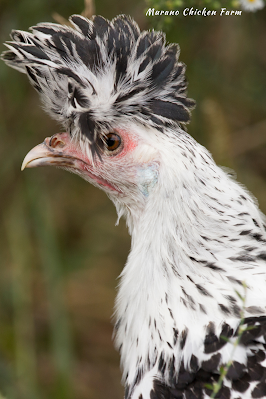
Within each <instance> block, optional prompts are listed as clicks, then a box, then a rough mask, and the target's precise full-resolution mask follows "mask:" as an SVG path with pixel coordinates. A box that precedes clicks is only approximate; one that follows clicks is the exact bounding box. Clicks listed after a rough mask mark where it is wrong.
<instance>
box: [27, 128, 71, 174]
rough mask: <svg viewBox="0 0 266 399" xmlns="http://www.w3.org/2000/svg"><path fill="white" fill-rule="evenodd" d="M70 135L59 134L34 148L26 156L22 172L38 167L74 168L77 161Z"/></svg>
mask: <svg viewBox="0 0 266 399" xmlns="http://www.w3.org/2000/svg"><path fill="white" fill-rule="evenodd" d="M71 147H72V145H71V143H70V136H69V135H68V133H58V134H55V135H54V136H52V137H47V138H46V139H45V140H44V142H43V143H41V144H39V145H37V146H36V147H34V148H33V149H32V150H30V152H28V154H27V155H26V156H25V158H24V161H23V163H22V166H21V170H24V169H25V168H35V167H37V166H60V167H74V166H75V161H76V160H77V159H76V157H74V156H73V155H72V154H71V152H73V149H72V148H71Z"/></svg>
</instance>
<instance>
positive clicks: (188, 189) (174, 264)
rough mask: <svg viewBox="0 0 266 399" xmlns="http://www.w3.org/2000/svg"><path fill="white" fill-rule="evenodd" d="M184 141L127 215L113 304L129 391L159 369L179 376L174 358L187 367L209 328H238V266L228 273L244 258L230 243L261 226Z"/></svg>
mask: <svg viewBox="0 0 266 399" xmlns="http://www.w3.org/2000/svg"><path fill="white" fill-rule="evenodd" d="M184 139H185V140H186V143H185V146H186V151H183V150H182V144H183V142H182V141H181V143H178V145H177V146H176V148H175V150H176V151H175V152H174V156H173V158H172V159H170V160H169V156H168V154H169V153H168V154H167V156H168V159H167V163H165V165H166V164H167V168H165V170H164V168H163V166H162V165H163V164H164V160H163V159H162V163H161V167H160V174H159V179H158V183H157V186H156V188H155V189H154V191H153V193H151V194H150V196H149V198H148V200H147V203H146V206H145V207H144V208H143V210H142V211H141V214H138V213H134V214H131V215H129V216H128V218H129V220H128V223H129V224H130V226H131V234H132V249H131V253H130V255H129V257H128V261H127V264H126V266H125V268H124V270H123V272H122V275H121V284H120V289H119V294H118V298H117V303H116V315H117V324H116V344H117V347H118V348H119V350H120V353H121V363H122V366H123V370H124V374H123V378H124V380H125V381H126V383H127V384H128V385H129V387H134V386H135V385H136V384H137V383H138V382H139V381H140V380H141V378H142V376H143V374H145V373H147V372H152V370H154V374H155V375H156V373H157V374H158V368H160V366H161V365H162V364H167V363H168V366H169V364H170V363H171V362H172V363H174V367H173V368H172V369H174V370H175V372H176V373H178V368H179V365H180V361H181V359H182V360H183V361H184V362H185V363H187V364H188V363H189V361H190V359H191V356H192V354H195V353H197V352H198V351H199V350H202V349H201V348H202V344H203V340H204V337H205V335H206V333H208V328H209V326H210V323H211V324H212V325H215V326H216V328H217V329H220V331H221V329H222V325H223V322H224V321H225V319H226V320H227V322H228V320H230V323H231V324H230V325H231V326H232V327H233V328H236V326H237V324H238V322H239V314H240V307H241V303H239V298H238V296H237V295H236V292H235V291H236V290H237V291H241V290H243V287H242V285H241V281H240V280H239V272H240V268H241V267H242V266H243V263H241V262H238V263H239V267H237V265H238V263H237V261H236V262H235V265H234V267H232V259H233V258H237V257H238V256H241V254H242V253H243V240H241V247H240V243H239V241H238V240H235V237H238V236H239V234H241V232H242V231H243V224H245V229H248V225H249V224H252V229H253V228H254V222H253V221H252V219H253V218H254V217H255V220H257V221H258V222H257V223H260V215H259V211H258V210H257V208H256V206H255V205H254V203H253V201H252V199H251V198H250V197H249V195H248V194H247V193H246V192H245V191H244V190H243V189H242V188H241V187H240V186H238V185H237V183H235V182H234V181H232V180H230V179H229V178H228V176H227V175H226V174H225V173H224V172H223V171H222V170H221V169H220V168H218V167H217V166H216V165H215V163H214V162H213V160H212V158H211V157H210V155H209V154H208V152H207V151H206V150H205V149H204V148H203V147H201V146H199V144H197V143H196V142H194V140H193V139H191V138H190V136H188V135H183V136H182V140H184ZM195 147H197V148H195ZM187 149H189V150H190V151H187ZM170 153H171V152H170ZM172 153H173V150H172ZM169 164H170V165H172V167H171V169H169ZM188 165H189V167H188ZM191 166H193V167H191ZM193 168H194V170H193ZM188 171H189V172H188ZM173 176H174V177H173ZM159 199H160V200H159ZM244 219H245V220H244ZM243 222H245V223H243ZM243 237H244V235H243ZM243 237H242V238H243ZM247 241H248V239H247ZM240 265H241V266H240ZM249 273H250V270H243V267H242V268H241V280H245V277H247V278H249V281H250V275H249ZM252 301H253V302H252ZM255 302H256V301H255ZM255 302H254V299H253V297H251V298H250V306H253V303H255ZM195 330H196V331H197V334H196V335H193V336H192V335H191V332H194V331H195ZM162 356H163V360H162ZM167 370H171V367H166V371H165V372H164V379H165V380H166V381H167V380H170V377H172V376H170V371H167ZM167 373H168V374H167ZM129 395H130V392H129Z"/></svg>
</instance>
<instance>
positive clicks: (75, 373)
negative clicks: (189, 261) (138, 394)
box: [0, 0, 266, 399]
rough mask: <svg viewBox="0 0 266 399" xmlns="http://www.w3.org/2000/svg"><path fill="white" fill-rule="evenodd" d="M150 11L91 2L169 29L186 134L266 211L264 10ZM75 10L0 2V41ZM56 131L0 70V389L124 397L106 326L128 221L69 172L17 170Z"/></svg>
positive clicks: (20, 80) (95, 398)
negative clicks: (182, 66)
mask: <svg viewBox="0 0 266 399" xmlns="http://www.w3.org/2000/svg"><path fill="white" fill-rule="evenodd" d="M150 4H151V2H150V3H149V5H150ZM199 5H200V2H199ZM146 7H147V4H145V3H144V2H143V1H142V0H135V1H128V0H113V1H112V2H111V3H110V2H109V1H107V0H97V1H96V12H97V13H98V14H101V15H103V16H105V17H107V18H112V17H114V16H115V15H116V14H119V13H126V14H130V15H132V16H133V17H134V18H135V19H136V20H137V22H138V23H139V24H140V27H141V28H142V29H147V28H153V27H156V26H158V25H162V24H165V29H167V39H168V41H171V42H172V41H173V42H178V43H179V44H180V46H181V57H180V59H181V60H182V61H184V62H185V63H186V64H187V66H188V67H187V77H188V80H189V96H190V97H192V98H194V99H196V101H197V104H198V105H197V108H196V109H195V110H194V111H193V117H192V122H191V124H190V126H189V128H188V130H189V132H190V134H191V135H192V136H194V137H195V138H196V139H197V140H198V141H199V142H200V143H202V144H203V145H205V146H207V148H209V149H210V150H211V152H212V153H213V156H214V158H215V160H216V161H217V163H218V164H220V165H224V166H227V167H229V168H232V169H234V170H235V172H236V173H237V177H238V180H239V181H241V182H242V183H243V184H245V185H246V186H247V187H248V189H249V190H250V191H252V192H253V193H254V195H255V196H256V197H257V198H258V201H259V203H260V207H261V209H262V210H263V211H264V212H266V106H265V105H266V51H265V48H266V10H265V9H264V10H262V11H259V12H257V13H254V14H253V13H243V15H242V16H241V17H219V16H217V17H209V18H204V17H186V18H185V17H182V16H180V17H169V21H168V22H171V23H167V21H166V22H165V21H162V20H159V19H158V17H149V18H146V17H145V10H146ZM83 8H84V3H83V0H76V1H73V0H64V1H63V0H60V1H55V0H34V1H33V0H0V39H1V40H0V42H1V43H2V42H3V41H5V40H8V38H9V32H10V30H11V29H28V27H29V26H31V25H34V24H36V23H38V22H41V21H52V20H53V19H52V13H54V12H57V13H59V14H60V15H61V16H63V17H65V18H67V17H68V16H69V15H71V14H72V13H80V12H81V11H82V10H83ZM170 18H171V21H170ZM1 50H4V46H1ZM57 131H60V127H59V126H57V125H56V124H55V123H54V122H53V121H51V120H50V118H49V117H48V116H47V115H46V114H45V113H44V112H43V111H42V109H41V106H40V102H39V99H38V96H37V93H35V91H34V90H33V89H32V88H31V86H30V84H29V83H28V80H27V78H26V77H25V76H23V75H21V74H19V73H18V72H16V71H14V70H11V69H10V68H8V67H6V66H5V65H4V63H3V62H1V63H0V159H1V167H0V177H1V179H0V181H1V184H0V217H1V222H0V237H1V238H0V267H1V270H0V392H1V394H2V395H3V397H5V398H6V399H39V398H40V399H41V398H43V399H44V398H51V399H72V398H75V399H106V398H107V397H108V399H115V398H116V399H117V398H122V397H123V388H122V387H121V384H120V370H119V356H118V354H117V353H116V351H115V350H114V349H113V344H112V324H111V322H110V320H111V316H112V312H113V303H114V298H115V293H116V287H117V284H118V280H117V276H118V275H119V273H120V272H121V270H122V267H123V264H124V263H125V260H126V257H127V254H128V251H129V248H130V239H129V236H128V233H127V230H126V227H125V223H124V221H121V222H120V224H119V226H118V227H115V226H114V225H115V221H116V214H115V210H114V207H113V205H112V204H111V202H110V201H109V200H108V199H107V197H106V196H105V194H104V193H103V192H101V191H99V190H97V189H96V188H94V187H92V186H90V185H89V184H87V183H85V182H84V181H82V180H81V179H79V178H78V177H77V176H74V175H71V174H67V173H65V172H64V171H62V170H57V169H52V168H42V169H29V170H26V171H25V172H23V173H21V172H20V166H21V163H22V160H23V157H24V156H25V154H26V153H27V152H28V151H29V149H31V148H32V147H33V146H34V145H36V144H38V143H39V142H41V141H43V139H44V137H46V136H51V135H52V134H54V133H56V132H57Z"/></svg>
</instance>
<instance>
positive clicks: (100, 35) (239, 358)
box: [3, 16, 266, 399]
mask: <svg viewBox="0 0 266 399" xmlns="http://www.w3.org/2000/svg"><path fill="white" fill-rule="evenodd" d="M72 23H73V24H74V27H73V28H70V27H62V26H60V25H56V24H39V25H37V26H36V27H34V28H33V33H27V32H20V31H15V32H13V33H12V38H13V40H14V41H13V42H9V43H8V44H7V46H8V48H9V49H8V51H7V52H5V53H4V54H3V59H4V61H5V62H6V63H7V64H8V65H10V66H12V67H14V68H17V69H18V70H19V71H21V72H25V73H27V74H28V76H29V79H30V81H31V83H32V85H33V86H34V87H35V88H36V89H37V90H38V91H39V92H40V95H41V98H42V100H43V102H44V106H45V109H46V110H47V111H48V112H49V113H50V114H51V115H52V116H53V117H54V118H55V119H57V120H59V121H60V122H62V123H63V125H64V126H65V128H66V129H67V131H68V132H69V134H70V136H71V145H73V146H74V145H75V146H76V147H77V148H78V150H79V154H80V153H81V154H82V156H80V158H79V160H80V159H82V162H83V164H82V165H84V159H85V158H84V157H85V156H86V157H87V158H86V162H87V163H86V162H85V163H86V167H84V168H83V169H82V168H81V167H80V164H79V168H78V167H77V166H75V168H74V166H73V165H74V161H73V159H74V158H73V156H72V158H71V157H69V156H68V158H67V159H68V161H69V163H68V164H66V161H64V162H65V163H64V164H63V163H62V165H61V166H62V167H67V168H68V169H70V170H72V171H74V172H75V173H77V174H79V175H81V176H82V177H83V178H84V179H86V180H88V181H90V182H91V183H93V184H94V185H96V186H98V187H100V188H103V189H104V190H105V191H106V193H107V194H108V196H109V197H110V198H111V199H112V201H113V202H114V204H115V206H116V208H117V211H118V216H119V217H121V216H122V215H124V216H125V217H126V219H127V224H128V226H129V231H130V234H131V235H132V248H131V252H130V255H129V257H128V260H127V263H126V266H125V268H124V270H123V272H122V274H121V281H120V287H119V293H118V297H117V301H116V312H115V314H116V324H115V343H116V346H117V348H118V350H119V351H120V354H121V365H122V369H123V382H124V384H125V387H126V391H125V398H126V399H179V398H180V399H181V398H182V399H201V398H202V399H203V398H209V397H210V395H211V391H210V389H209V388H208V387H207V386H206V384H213V383H214V382H216V381H217V380H218V378H219V374H220V367H221V366H223V365H224V364H226V363H227V362H228V361H229V360H230V359H231V358H232V350H233V342H234V341H235V340H236V337H237V334H238V327H239V323H240V314H241V308H242V305H243V303H242V301H241V299H240V297H239V295H238V294H237V292H239V293H240V294H241V295H244V288H243V285H242V282H243V281H244V282H245V283H246V285H247V293H246V306H245V309H244V315H245V324H244V325H247V326H253V329H251V330H248V331H246V332H245V333H244V334H243V336H242V338H241V342H240V344H239V345H238V347H237V349H236V350H235V351H234V354H233V359H232V360H233V364H232V366H231V367H230V369H229V372H228V373H227V375H226V377H225V379H224V382H223V385H222V388H221V390H220V391H219V393H218V394H217V395H216V397H217V398H221V399H230V398H231V399H237V398H241V399H251V398H264V397H266V371H265V370H266V368H265V367H266V360H265V348H266V346H265V345H266V307H265V306H266V289H265V287H266V284H265V279H266V267H265V266H266V265H265V262H266V246H265V243H266V226H265V217H264V216H263V215H262V214H261V212H260V211H259V209H258V206H257V204H256V201H255V200H254V198H252V196H251V195H250V194H249V193H248V192H247V190H245V189H244V188H243V187H242V186H240V185H239V184H238V183H237V182H235V181H234V180H233V179H232V178H231V177H230V176H228V175H227V173H226V172H225V171H223V170H222V169H220V168H219V167H217V165H216V164H215V163H214V161H213V159H212V157H211V155H210V154H209V152H208V151H207V150H206V149H205V148H204V147H202V146H201V145H199V144H198V143H197V142H196V141H195V140H194V139H193V138H191V136H189V135H188V134H187V133H186V132H185V131H184V130H183V128H182V126H183V124H184V123H187V122H189V116H190V109H191V108H192V107H193V105H194V102H193V101H192V100H190V99H188V98H187V97H186V82H185V79H184V70H185V67H184V65H183V64H182V63H180V62H179V61H178V56H179V49H178V47H177V46H176V45H166V44H165V37H164V35H163V34H162V33H160V32H146V31H145V32H140V31H139V28H138V26H137V25H136V23H135V22H134V21H133V20H132V19H130V18H128V17H125V16H119V17H117V18H116V19H114V20H113V21H107V20H105V19H104V18H102V17H95V18H94V19H93V21H89V20H86V19H85V18H83V17H80V16H73V17H72ZM112 131H114V132H116V133H118V134H120V135H121V137H122V138H123V143H124V144H123V146H124V149H123V148H122V147H121V150H119V151H121V152H114V153H112V156H110V153H109V154H108V153H107V149H106V148H105V147H106V145H105V146H102V145H101V143H102V142H103V141H104V137H105V135H106V134H108V132H112ZM65 135H66V134H65ZM58 137H59V138H60V139H62V141H61V143H63V144H64V145H66V144H65V143H64V141H63V140H65V141H66V142H67V138H66V139H65V138H64V137H66V136H63V135H61V136H58ZM52 139H53V138H52ZM52 139H51V140H50V141H49V143H48V142H47V145H46V147H47V148H48V149H49V150H50V151H53V153H54V152H56V150H57V142H56V141H54V142H53V140H52ZM56 139H57V137H56ZM101 140H102V141H101ZM66 147H67V145H66ZM62 151H63V150H62ZM62 151H61V153H60V154H61V155H59V153H56V157H57V163H58V162H59V161H58V159H59V156H62ZM123 151H124V152H123ZM71 154H72V153H71ZM95 154H98V157H97V156H95ZM119 154H120V155H119ZM64 159H65V160H66V158H64ZM75 160H76V158H75ZM89 160H90V161H91V163H89ZM35 161H36V159H35ZM71 162H73V164H72V163H71ZM95 176H97V178H95ZM224 337H226V338H227V340H225V339H224Z"/></svg>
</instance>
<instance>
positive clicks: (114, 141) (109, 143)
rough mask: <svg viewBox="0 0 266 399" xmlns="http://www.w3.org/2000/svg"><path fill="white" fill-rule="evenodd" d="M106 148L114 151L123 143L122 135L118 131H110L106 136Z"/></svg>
mask: <svg viewBox="0 0 266 399" xmlns="http://www.w3.org/2000/svg"><path fill="white" fill-rule="evenodd" d="M104 141H105V144H106V148H107V150H108V151H114V150H116V149H117V148H118V147H120V145H121V142H122V141H121V137H120V136H118V134H116V133H108V134H106V135H105V138H104Z"/></svg>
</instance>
